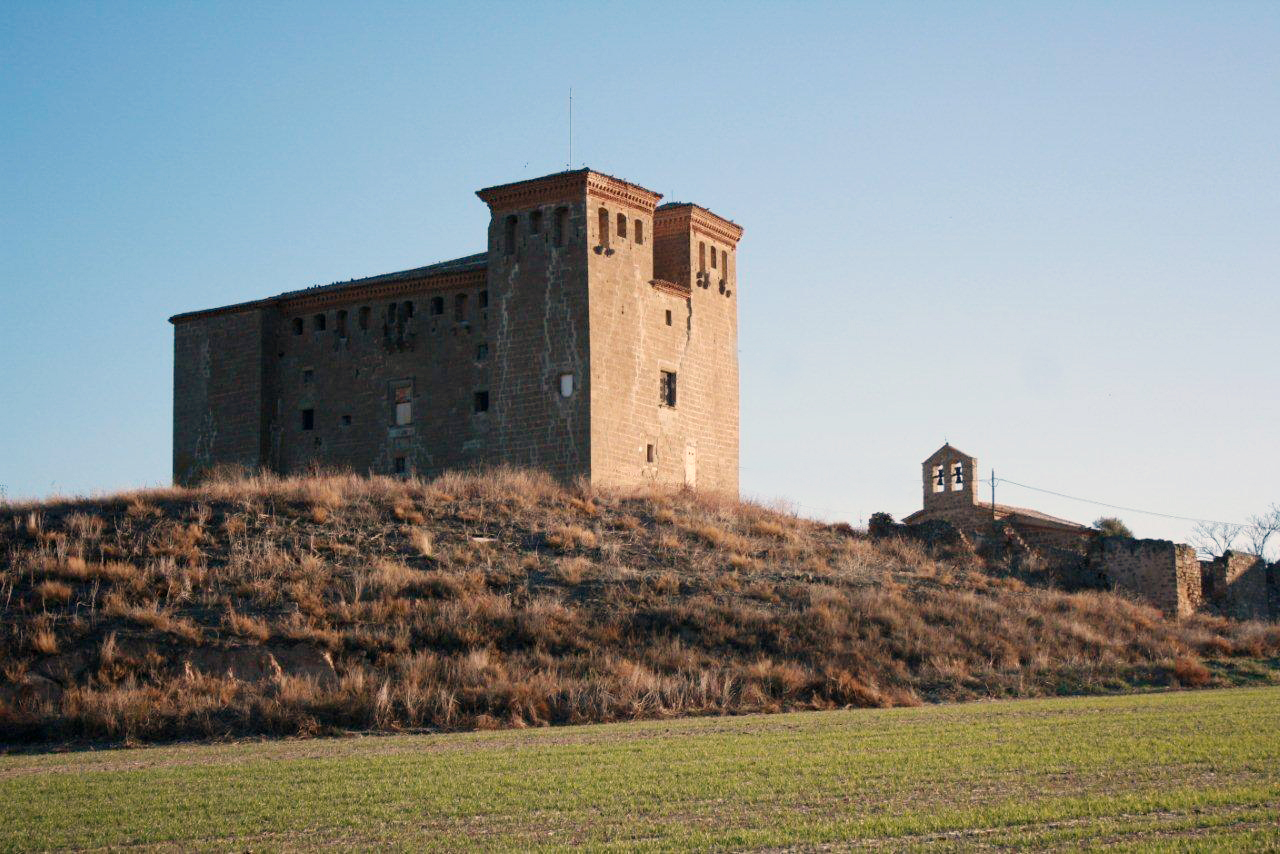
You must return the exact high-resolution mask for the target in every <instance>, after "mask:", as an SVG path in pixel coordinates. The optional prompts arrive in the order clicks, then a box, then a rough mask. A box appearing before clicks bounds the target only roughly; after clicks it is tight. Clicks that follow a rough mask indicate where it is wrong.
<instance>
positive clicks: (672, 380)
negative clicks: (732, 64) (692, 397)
mask: <svg viewBox="0 0 1280 854" xmlns="http://www.w3.org/2000/svg"><path fill="white" fill-rule="evenodd" d="M661 373H662V379H661V382H660V389H659V390H660V392H661V403H662V405H663V406H670V407H673V408H674V407H675V405H676V372H675V371H662V372H661Z"/></svg>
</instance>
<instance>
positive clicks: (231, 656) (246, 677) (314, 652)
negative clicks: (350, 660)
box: [182, 643, 337, 683]
mask: <svg viewBox="0 0 1280 854" xmlns="http://www.w3.org/2000/svg"><path fill="white" fill-rule="evenodd" d="M182 667H183V669H184V670H189V671H196V672H199V673H203V674H205V675H207V676H230V677H233V678H235V679H239V680H241V681H243V682H261V681H265V680H271V679H278V678H280V677H281V676H306V677H310V678H312V679H316V680H318V681H319V682H321V683H329V682H332V681H335V680H336V679H337V672H336V671H335V670H334V669H333V659H331V658H330V657H329V653H327V652H324V651H322V650H319V649H316V648H315V647H313V646H309V645H307V644H301V643H300V644H294V645H293V646H278V647H265V646H234V647H221V648H219V647H201V648H198V649H191V650H187V651H186V652H185V653H184V655H183V659H182Z"/></svg>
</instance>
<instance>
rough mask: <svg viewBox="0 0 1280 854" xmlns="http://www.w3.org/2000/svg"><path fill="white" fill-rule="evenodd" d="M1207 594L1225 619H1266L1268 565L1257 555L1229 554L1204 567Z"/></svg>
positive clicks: (1270, 613) (1268, 605)
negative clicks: (1226, 617) (1227, 617)
mask: <svg viewBox="0 0 1280 854" xmlns="http://www.w3.org/2000/svg"><path fill="white" fill-rule="evenodd" d="M1206 570H1207V572H1206V573H1205V577H1206V579H1207V580H1208V585H1207V588H1206V591H1205V592H1206V595H1207V597H1208V598H1209V599H1210V600H1211V601H1212V603H1213V604H1214V605H1215V606H1216V607H1217V608H1218V609H1219V610H1220V611H1221V612H1222V613H1223V614H1225V615H1226V616H1229V617H1234V618H1236V619H1238V620H1265V619H1268V618H1269V617H1270V616H1271V615H1272V613H1273V612H1272V610H1271V606H1270V602H1269V597H1270V591H1269V590H1268V584H1267V564H1266V561H1264V560H1263V559H1262V558H1260V557H1258V556H1257V555H1251V554H1243V553H1241V552H1232V551H1228V552H1226V553H1224V554H1223V555H1222V556H1221V557H1219V558H1216V559H1214V560H1212V561H1209V562H1208V563H1207V564H1206Z"/></svg>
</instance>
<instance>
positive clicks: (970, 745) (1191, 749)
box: [0, 687, 1280, 850]
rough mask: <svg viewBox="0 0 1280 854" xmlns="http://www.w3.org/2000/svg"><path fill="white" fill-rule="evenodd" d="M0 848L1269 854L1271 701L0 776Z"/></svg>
mask: <svg viewBox="0 0 1280 854" xmlns="http://www.w3.org/2000/svg"><path fill="white" fill-rule="evenodd" d="M0 804H4V807H5V809H4V814H5V819H6V820H5V821H4V823H3V825H0V848H3V849H6V850H16V849H31V848H60V847H100V846H112V847H116V846H126V845H129V846H132V845H141V846H154V847H161V848H170V849H178V848H181V849H189V848H216V849H231V848H234V849H238V850H245V849H253V850H263V849H278V848H291V849H292V848H300V847H310V846H322V845H323V846H330V845H342V846H358V847H372V846H378V847H401V848H414V849H418V848H434V849H457V848H460V847H472V848H524V849H527V848H542V847H546V848H556V847H563V846H568V845H580V844H581V845H587V846H590V847H600V848H607V847H612V848H620V849H635V848H643V849H669V848H757V847H761V848H769V847H775V846H800V847H802V848H811V847H829V846H832V845H834V846H835V847H845V846H850V847H858V846H862V845H866V846H880V847H890V848H895V849H898V848H904V847H937V848H944V849H946V848H966V847H972V846H976V845H983V846H1003V845H1030V846H1035V847H1060V848H1078V847H1081V846H1082V845H1099V846H1118V847H1120V848H1122V849H1126V850H1128V849H1131V848H1159V849H1167V848H1170V847H1182V848H1187V847H1191V848H1222V849H1237V850H1238V849H1240V848H1242V847H1243V848H1251V849H1257V848H1271V849H1276V848H1280V688H1274V687H1272V688H1254V689H1236V690H1222V691H1200V692H1182V693H1168V694H1147V695H1137V696H1118V697H1086V698H1069V699H1050V700H1023V701H1007V702H999V703H973V704H968V705H955V706H931V707H923V708H914V709H891V710H867V711H841V712H814V713H798V714H785V715H770V716H751V717H739V718H700V719H682V720H672V721H663V722H646V723H635V724H617V725H605V726H583V727H564V728H554V729H537V730H524V731H502V732H489V733H468V734H458V735H406V736H387V737H371V736H365V737H358V738H349V739H335V740H314V741H306V740H296V741H275V742H254V743H237V744H225V745H195V746H192V745H183V746H177V747H159V748H147V749H137V750H105V751H96V752H91V751H86V752H77V753H67V754H42V755H16V756H0Z"/></svg>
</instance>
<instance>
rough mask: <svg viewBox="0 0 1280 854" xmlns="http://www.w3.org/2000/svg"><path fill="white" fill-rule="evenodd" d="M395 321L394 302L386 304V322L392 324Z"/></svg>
mask: <svg viewBox="0 0 1280 854" xmlns="http://www.w3.org/2000/svg"><path fill="white" fill-rule="evenodd" d="M395 322H396V304H395V303H391V304H390V305H388V306H387V323H388V325H391V326H394V325H395Z"/></svg>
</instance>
